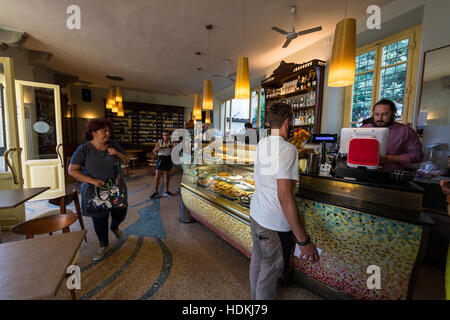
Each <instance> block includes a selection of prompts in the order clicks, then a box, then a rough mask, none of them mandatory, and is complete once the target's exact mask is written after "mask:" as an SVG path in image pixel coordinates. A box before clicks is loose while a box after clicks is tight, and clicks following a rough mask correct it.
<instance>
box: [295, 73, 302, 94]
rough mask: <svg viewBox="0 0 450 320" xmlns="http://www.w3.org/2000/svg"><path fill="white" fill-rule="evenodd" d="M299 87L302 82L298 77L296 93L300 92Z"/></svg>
mask: <svg viewBox="0 0 450 320" xmlns="http://www.w3.org/2000/svg"><path fill="white" fill-rule="evenodd" d="M301 86H302V81H301V79H300V76H298V80H297V88H296V90H297V91H300V90H301Z"/></svg>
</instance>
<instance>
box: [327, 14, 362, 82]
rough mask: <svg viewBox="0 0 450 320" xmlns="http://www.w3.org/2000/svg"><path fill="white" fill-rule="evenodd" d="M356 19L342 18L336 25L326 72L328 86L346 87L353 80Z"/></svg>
mask: <svg viewBox="0 0 450 320" xmlns="http://www.w3.org/2000/svg"><path fill="white" fill-rule="evenodd" d="M355 62H356V19H353V18H348V19H344V20H342V21H341V22H339V23H338V24H337V25H336V31H335V33H334V43H333V52H332V55H331V62H330V71H329V74H328V86H329V87H346V86H349V85H352V84H353V83H354V82H355Z"/></svg>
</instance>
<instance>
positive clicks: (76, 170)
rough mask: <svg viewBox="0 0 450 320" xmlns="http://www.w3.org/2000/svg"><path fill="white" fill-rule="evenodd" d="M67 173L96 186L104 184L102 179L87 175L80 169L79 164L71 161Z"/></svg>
mask: <svg viewBox="0 0 450 320" xmlns="http://www.w3.org/2000/svg"><path fill="white" fill-rule="evenodd" d="M69 174H70V175H71V176H72V177H73V178H75V179H76V180H78V181H81V182H85V183H88V184H92V185H94V186H97V187H99V186H102V185H104V184H105V182H104V181H103V180H98V179H94V178H92V177H89V176H88V175H85V174H84V173H83V171H82V170H81V165H79V164H73V163H71V164H70V165H69Z"/></svg>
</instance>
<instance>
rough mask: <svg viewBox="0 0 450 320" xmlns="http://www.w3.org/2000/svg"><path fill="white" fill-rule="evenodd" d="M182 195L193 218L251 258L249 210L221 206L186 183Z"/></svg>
mask: <svg viewBox="0 0 450 320" xmlns="http://www.w3.org/2000/svg"><path fill="white" fill-rule="evenodd" d="M181 197H182V199H183V203H184V206H185V207H186V208H188V209H189V212H190V214H191V216H192V217H193V218H195V219H196V220H197V221H199V222H201V223H202V224H203V225H205V226H206V227H207V228H208V229H210V230H212V231H213V232H214V233H216V234H217V235H218V236H219V237H221V238H222V239H224V240H225V241H227V242H228V243H229V244H231V245H232V246H233V247H234V248H236V249H237V250H239V251H240V252H241V253H242V254H244V255H245V256H247V257H248V258H250V254H251V251H252V237H251V231H250V217H249V216H248V213H247V212H236V211H235V210H233V209H232V208H229V207H227V206H221V205H220V203H217V202H215V201H214V200H213V199H208V198H207V197H205V194H203V195H200V194H198V193H197V192H196V190H195V189H194V190H193V189H191V188H189V187H188V186H186V185H182V186H181Z"/></svg>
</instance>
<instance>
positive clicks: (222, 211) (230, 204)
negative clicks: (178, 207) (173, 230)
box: [181, 144, 256, 257]
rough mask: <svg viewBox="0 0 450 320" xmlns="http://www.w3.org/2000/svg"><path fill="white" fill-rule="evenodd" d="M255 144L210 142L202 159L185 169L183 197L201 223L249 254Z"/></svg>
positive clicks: (203, 151)
mask: <svg viewBox="0 0 450 320" xmlns="http://www.w3.org/2000/svg"><path fill="white" fill-rule="evenodd" d="M255 152H256V146H253V145H242V144H231V146H230V145H225V144H224V145H222V146H220V147H217V146H214V145H213V144H210V145H209V146H207V147H205V148H204V149H203V150H202V152H201V153H202V159H203V162H202V163H201V164H198V165H190V166H189V168H187V167H186V168H185V170H184V172H183V177H182V181H181V197H182V200H183V204H184V206H185V208H187V209H188V210H189V213H190V214H191V216H192V217H193V218H194V219H196V220H197V221H198V222H200V223H202V224H204V225H205V226H206V227H208V228H209V229H211V230H212V231H213V232H215V233H216V234H217V235H219V236H220V237H221V238H222V239H224V240H225V241H227V242H228V243H230V244H231V245H232V246H233V247H235V248H237V249H238V250H240V251H241V252H242V253H243V254H245V255H247V256H248V257H250V252H251V245H252V241H251V233H250V210H249V208H250V201H251V199H252V196H253V193H254V191H255V182H254V177H253V164H254V157H255Z"/></svg>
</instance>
